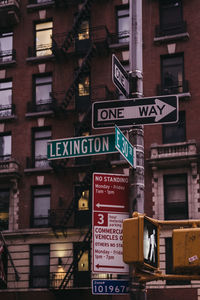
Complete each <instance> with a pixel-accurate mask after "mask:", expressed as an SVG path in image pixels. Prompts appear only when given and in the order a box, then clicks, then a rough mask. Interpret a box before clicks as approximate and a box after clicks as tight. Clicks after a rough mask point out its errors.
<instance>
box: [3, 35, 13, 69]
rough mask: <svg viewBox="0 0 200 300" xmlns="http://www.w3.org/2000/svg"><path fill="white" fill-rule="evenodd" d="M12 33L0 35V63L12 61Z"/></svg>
mask: <svg viewBox="0 0 200 300" xmlns="http://www.w3.org/2000/svg"><path fill="white" fill-rule="evenodd" d="M12 54H13V32H1V33H0V63H1V62H7V61H11V60H12V59H13V56H12Z"/></svg>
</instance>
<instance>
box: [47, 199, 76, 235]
mask: <svg viewBox="0 0 200 300" xmlns="http://www.w3.org/2000/svg"><path fill="white" fill-rule="evenodd" d="M74 208H75V198H74V197H73V198H72V201H71V203H70V204H69V206H68V208H67V209H65V210H63V209H60V210H58V209H51V210H49V223H50V226H51V228H52V230H53V232H54V234H55V236H56V237H58V235H57V233H56V231H57V230H62V233H63V235H64V236H66V229H67V224H68V222H69V220H70V218H71V217H72V214H73V213H74Z"/></svg>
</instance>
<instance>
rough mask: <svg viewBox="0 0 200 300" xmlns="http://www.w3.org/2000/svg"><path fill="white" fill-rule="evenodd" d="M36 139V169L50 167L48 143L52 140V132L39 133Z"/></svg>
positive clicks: (36, 134)
mask: <svg viewBox="0 0 200 300" xmlns="http://www.w3.org/2000/svg"><path fill="white" fill-rule="evenodd" d="M34 139H35V167H36V168H37V167H48V166H49V162H48V160H47V141H48V140H50V139H51V131H50V130H45V131H38V132H35V134H34Z"/></svg>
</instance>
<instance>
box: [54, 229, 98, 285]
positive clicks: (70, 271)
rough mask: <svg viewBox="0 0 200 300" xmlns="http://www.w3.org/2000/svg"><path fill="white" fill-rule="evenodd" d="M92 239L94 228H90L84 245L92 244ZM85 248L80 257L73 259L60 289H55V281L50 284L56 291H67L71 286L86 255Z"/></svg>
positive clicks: (81, 250)
mask: <svg viewBox="0 0 200 300" xmlns="http://www.w3.org/2000/svg"><path fill="white" fill-rule="evenodd" d="M91 237H92V228H91V227H90V228H89V230H88V232H87V233H86V235H85V237H84V239H83V241H82V243H83V244H84V243H90V242H91ZM84 251H85V250H84V248H83V249H80V252H79V255H78V256H77V257H76V258H74V259H73V261H72V263H71V265H70V266H69V268H68V270H67V272H66V273H65V276H64V278H63V280H62V282H61V284H60V285H59V287H58V288H57V287H55V286H54V283H53V279H52V282H51V284H50V286H51V288H52V289H54V290H56V289H57V290H63V289H66V288H67V285H68V284H69V282H70V280H71V279H72V276H73V275H74V272H75V270H76V266H77V264H78V262H79V261H80V259H81V257H82V255H83V253H84Z"/></svg>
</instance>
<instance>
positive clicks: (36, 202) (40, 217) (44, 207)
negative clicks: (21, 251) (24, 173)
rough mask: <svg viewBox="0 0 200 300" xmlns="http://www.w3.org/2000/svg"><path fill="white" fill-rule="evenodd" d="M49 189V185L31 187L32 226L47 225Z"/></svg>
mask: <svg viewBox="0 0 200 300" xmlns="http://www.w3.org/2000/svg"><path fill="white" fill-rule="evenodd" d="M50 198H51V189H50V187H49V186H42V187H34V188H33V189H32V199H33V214H32V215H33V216H32V226H33V227H48V225H49V221H48V214H49V209H50Z"/></svg>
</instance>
